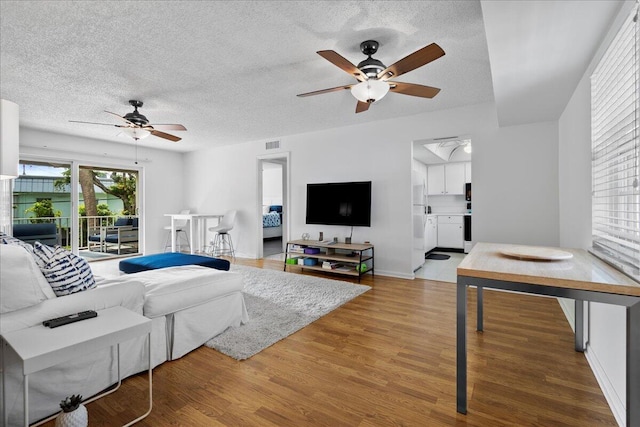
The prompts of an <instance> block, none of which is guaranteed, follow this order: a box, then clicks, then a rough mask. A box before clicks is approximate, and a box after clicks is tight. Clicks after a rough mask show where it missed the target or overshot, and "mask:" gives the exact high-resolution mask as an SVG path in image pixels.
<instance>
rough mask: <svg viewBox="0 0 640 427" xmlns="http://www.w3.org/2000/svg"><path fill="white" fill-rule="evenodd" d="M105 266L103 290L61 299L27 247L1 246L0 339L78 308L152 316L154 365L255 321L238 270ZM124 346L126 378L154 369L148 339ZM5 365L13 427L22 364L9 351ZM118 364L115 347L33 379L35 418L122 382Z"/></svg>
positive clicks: (18, 406)
mask: <svg viewBox="0 0 640 427" xmlns="http://www.w3.org/2000/svg"><path fill="white" fill-rule="evenodd" d="M98 264H102V265H101V266H100V268H97V269H96V270H100V272H99V273H98V274H96V283H97V287H96V288H94V289H90V290H86V291H82V292H78V293H74V294H71V295H66V296H61V297H56V296H55V295H54V294H53V293H52V292H51V289H47V286H48V283H47V281H46V279H44V276H42V274H41V273H40V270H39V268H38V266H37V265H36V264H35V261H34V260H33V257H32V255H31V254H30V253H29V252H28V251H27V250H25V249H24V248H22V247H20V246H17V245H5V244H0V335H2V334H3V333H6V332H10V331H16V330H20V329H24V328H29V327H32V326H38V325H42V322H43V321H44V320H47V319H51V318H54V317H59V316H64V315H67V314H71V313H76V312H79V311H84V310H96V311H99V310H102V309H105V308H109V307H114V306H122V307H125V308H127V309H129V310H132V311H134V312H136V313H139V314H143V315H144V316H146V317H148V318H150V319H152V333H151V343H152V349H151V352H152V354H151V358H152V364H153V366H154V367H155V366H157V365H159V364H161V363H163V362H165V361H168V360H174V359H177V358H179V357H182V356H183V355H185V354H186V353H188V352H189V351H191V350H193V349H195V348H197V347H199V346H201V345H202V344H203V343H204V342H206V341H208V340H209V339H210V338H212V337H214V336H216V335H218V334H219V333H221V332H223V331H224V330H225V329H226V328H227V327H229V326H238V325H240V324H241V323H243V322H246V321H247V320H248V315H247V311H246V307H245V303H244V298H243V296H242V292H241V291H242V288H243V283H242V278H241V276H240V275H239V274H237V273H232V272H228V271H220V270H215V269H211V268H207V267H200V266H184V267H171V268H166V269H160V270H151V271H144V272H140V273H135V274H128V275H121V274H119V272H118V271H117V264H115V263H111V265H110V267H111V268H110V269H105V266H109V265H108V264H103V263H96V265H98ZM92 269H93V268H92ZM42 327H44V326H42ZM61 327H62V328H64V326H61ZM3 348H4V345H3ZM120 349H121V372H122V376H123V378H124V377H127V376H130V375H132V374H135V373H138V372H142V371H144V370H146V369H147V363H148V362H147V361H148V355H147V345H146V337H143V338H140V339H135V340H131V341H129V342H126V343H124V344H121V346H120ZM2 360H4V362H6V363H5V364H6V369H5V370H4V371H3V373H2V374H3V376H4V384H5V388H4V389H3V390H2V393H3V395H4V396H3V397H6V407H5V406H4V405H2V410H3V411H8V415H9V425H20V424H21V420H22V416H23V414H22V412H23V409H22V405H23V402H22V385H23V379H22V375H21V373H20V371H19V364H18V361H17V359H16V356H15V355H14V354H12V352H11V351H10V350H6V351H5V352H4V353H3V354H2ZM116 361H117V358H116V351H115V349H105V350H99V351H96V352H95V353H93V354H92V355H91V357H85V358H81V359H77V360H70V361H68V362H66V363H63V364H61V365H56V366H55V367H53V368H49V369H46V370H44V371H42V372H39V373H36V374H33V375H31V376H30V377H29V400H30V405H29V406H30V407H29V419H30V420H32V421H35V420H38V419H41V418H44V417H46V416H48V415H51V414H53V413H56V412H57V411H58V410H59V407H58V403H59V402H60V401H61V400H63V399H64V398H65V397H66V396H69V395H71V394H81V395H83V396H84V397H85V398H88V397H90V396H92V395H95V394H96V393H98V392H100V391H101V390H104V389H105V388H107V387H109V386H111V385H113V384H115V383H116V382H117V364H116ZM2 417H3V418H0V419H4V412H3V413H2Z"/></svg>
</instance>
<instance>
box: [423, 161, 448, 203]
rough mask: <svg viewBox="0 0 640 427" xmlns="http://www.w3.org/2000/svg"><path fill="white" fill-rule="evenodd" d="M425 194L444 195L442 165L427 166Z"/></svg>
mask: <svg viewBox="0 0 640 427" xmlns="http://www.w3.org/2000/svg"><path fill="white" fill-rule="evenodd" d="M427 194H428V195H429V196H442V195H444V165H433V166H429V167H428V168H427Z"/></svg>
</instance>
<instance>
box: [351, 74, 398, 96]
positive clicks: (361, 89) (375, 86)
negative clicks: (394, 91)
mask: <svg viewBox="0 0 640 427" xmlns="http://www.w3.org/2000/svg"><path fill="white" fill-rule="evenodd" d="M387 92H389V84H388V83H387V82H384V81H382V80H376V79H369V80H365V81H364V82H360V83H358V84H357V85H355V86H352V87H351V94H352V95H353V96H354V97H355V98H356V99H357V100H358V101H361V102H374V101H379V100H381V99H382V98H383V97H384V96H385V95H386V94H387Z"/></svg>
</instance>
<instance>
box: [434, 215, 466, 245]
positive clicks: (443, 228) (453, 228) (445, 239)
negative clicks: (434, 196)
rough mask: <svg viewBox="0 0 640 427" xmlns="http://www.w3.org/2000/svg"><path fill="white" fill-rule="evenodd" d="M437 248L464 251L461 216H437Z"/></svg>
mask: <svg viewBox="0 0 640 427" xmlns="http://www.w3.org/2000/svg"><path fill="white" fill-rule="evenodd" d="M438 247H439V248H452V249H464V227H463V216H462V215H438Z"/></svg>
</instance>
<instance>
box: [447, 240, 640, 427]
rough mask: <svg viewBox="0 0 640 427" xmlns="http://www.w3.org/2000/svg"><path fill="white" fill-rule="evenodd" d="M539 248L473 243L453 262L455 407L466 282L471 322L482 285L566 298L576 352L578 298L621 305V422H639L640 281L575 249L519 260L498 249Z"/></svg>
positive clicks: (462, 388)
mask: <svg viewBox="0 0 640 427" xmlns="http://www.w3.org/2000/svg"><path fill="white" fill-rule="evenodd" d="M527 248H528V249H529V250H532V251H533V252H537V251H539V250H540V249H543V248H540V247H535V246H525V247H523V246H515V245H506V244H492V243H477V244H476V245H475V246H474V248H473V249H472V250H471V252H469V254H468V255H467V256H466V258H465V259H464V260H463V261H462V262H461V263H460V265H459V266H458V270H457V273H458V284H457V308H456V312H457V326H456V328H457V332H456V347H457V348H456V356H457V365H456V375H457V377H456V388H457V390H456V392H457V411H458V412H459V413H461V414H466V413H467V287H468V286H476V287H477V304H478V308H477V315H478V317H477V327H476V329H477V330H478V331H482V330H483V324H482V304H483V303H482V290H483V288H495V289H506V290H511V291H518V292H524V293H530V294H536V295H548V296H554V297H562V298H570V299H574V300H575V307H576V325H575V331H576V337H575V348H576V351H583V350H584V348H583V343H584V339H583V336H582V334H583V329H584V328H583V326H584V323H583V322H584V319H583V316H584V313H583V307H584V304H583V301H595V302H601V303H606V304H615V305H621V306H624V307H626V308H627V347H626V348H627V400H626V408H627V420H626V421H627V422H626V425H627V426H629V427H631V426H640V284H638V283H637V282H635V281H633V280H632V279H630V278H629V277H627V276H626V275H624V274H622V273H621V272H619V271H618V270H616V269H614V268H613V267H611V266H609V265H608V264H606V263H605V262H603V261H601V260H600V259H598V258H596V257H595V256H593V255H592V254H590V253H588V252H587V251H585V250H581V249H556V248H548V249H551V250H552V251H557V250H561V251H564V252H568V253H571V254H572V255H573V257H572V258H570V259H563V260H556V261H540V260H538V261H536V260H525V259H518V258H514V257H509V256H505V255H503V254H502V253H503V252H507V251H508V252H515V251H514V250H520V249H527Z"/></svg>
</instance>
